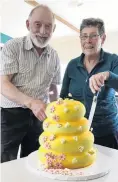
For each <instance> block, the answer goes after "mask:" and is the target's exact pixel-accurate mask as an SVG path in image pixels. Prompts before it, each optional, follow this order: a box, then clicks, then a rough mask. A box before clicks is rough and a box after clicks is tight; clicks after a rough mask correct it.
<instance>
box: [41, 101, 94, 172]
mask: <svg viewBox="0 0 118 182" xmlns="http://www.w3.org/2000/svg"><path fill="white" fill-rule="evenodd" d="M85 112H86V111H85V107H84V105H83V104H82V103H81V102H79V101H75V100H72V99H65V100H63V99H59V100H58V101H55V102H52V103H50V104H49V105H48V107H47V109H46V114H47V119H46V120H45V121H44V123H43V129H44V132H43V133H42V134H41V136H40V137H39V142H40V145H41V146H40V148H39V150H38V156H39V160H40V161H41V163H42V164H44V165H45V167H46V168H54V169H59V168H61V169H62V168H70V169H76V168H82V167H85V166H89V165H91V164H92V163H93V162H94V161H95V159H96V149H94V148H93V143H94V136H93V134H92V133H91V132H90V131H89V128H88V120H87V119H86V118H84V115H85Z"/></svg>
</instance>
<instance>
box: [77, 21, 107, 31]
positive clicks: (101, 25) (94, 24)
mask: <svg viewBox="0 0 118 182" xmlns="http://www.w3.org/2000/svg"><path fill="white" fill-rule="evenodd" d="M85 27H97V28H98V31H99V34H100V35H102V34H103V33H105V28H104V22H103V20H102V19H100V18H86V19H83V21H82V23H81V25H80V32H81V31H82V30H83V29H84V28H85Z"/></svg>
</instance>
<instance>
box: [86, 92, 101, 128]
mask: <svg viewBox="0 0 118 182" xmlns="http://www.w3.org/2000/svg"><path fill="white" fill-rule="evenodd" d="M98 94H99V92H96V93H95V94H94V96H93V101H92V105H91V109H90V114H89V118H88V120H89V130H90V128H91V124H92V121H93V116H94V114H95V109H96V105H97V98H98Z"/></svg>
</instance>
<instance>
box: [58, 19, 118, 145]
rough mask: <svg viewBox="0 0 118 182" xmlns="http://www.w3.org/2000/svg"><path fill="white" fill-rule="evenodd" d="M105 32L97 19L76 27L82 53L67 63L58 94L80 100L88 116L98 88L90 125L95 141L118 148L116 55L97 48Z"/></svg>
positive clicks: (85, 21)
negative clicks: (78, 28)
mask: <svg viewBox="0 0 118 182" xmlns="http://www.w3.org/2000/svg"><path fill="white" fill-rule="evenodd" d="M105 38H106V35H105V29H104V22H103V21H102V20H101V19H95V18H88V19H84V20H83V21H82V24H81V26H80V41H81V47H82V52H83V53H82V54H81V55H80V57H77V58H75V59H73V60H71V61H70V62H69V64H68V66H67V69H66V72H65V76H64V80H63V85H62V90H61V94H60V96H61V97H62V98H65V97H68V93H71V94H72V97H73V99H76V100H79V101H81V102H83V103H84V105H85V107H86V116H85V117H87V118H88V116H89V113H90V108H91V104H92V98H93V94H94V93H95V92H96V91H98V92H99V96H98V103H97V107H96V111H95V115H94V118H93V123H92V128H93V133H94V136H95V143H97V144H100V145H104V146H107V147H111V148H115V149H118V107H117V103H116V99H115V90H118V56H117V55H115V54H110V53H108V52H104V51H103V49H102V48H101V47H102V45H103V44H104V41H105Z"/></svg>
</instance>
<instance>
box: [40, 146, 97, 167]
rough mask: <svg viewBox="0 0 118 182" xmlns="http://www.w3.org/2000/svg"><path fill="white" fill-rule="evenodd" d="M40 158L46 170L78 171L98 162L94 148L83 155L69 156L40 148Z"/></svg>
mask: <svg viewBox="0 0 118 182" xmlns="http://www.w3.org/2000/svg"><path fill="white" fill-rule="evenodd" d="M38 158H39V160H40V162H41V163H42V164H44V166H45V167H46V168H54V169H60V168H61V169H62V168H69V169H78V168H83V167H86V166H89V165H91V164H92V163H93V162H94V161H95V160H96V149H95V148H92V149H91V150H89V151H87V152H84V153H81V154H80V153H79V154H77V153H76V154H69V153H57V152H55V151H52V150H47V149H45V148H43V147H40V148H39V150H38Z"/></svg>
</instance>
